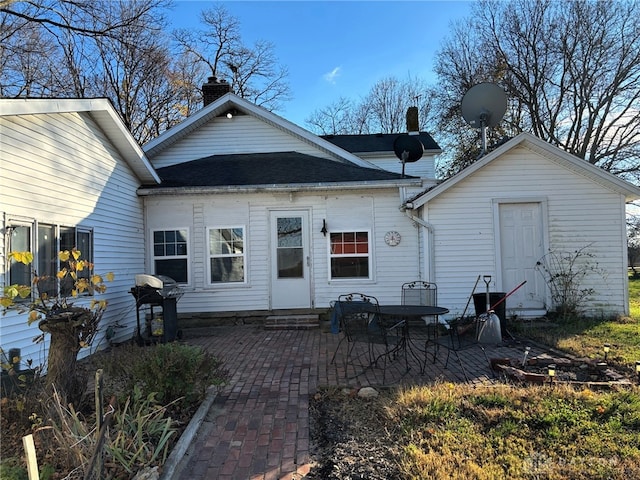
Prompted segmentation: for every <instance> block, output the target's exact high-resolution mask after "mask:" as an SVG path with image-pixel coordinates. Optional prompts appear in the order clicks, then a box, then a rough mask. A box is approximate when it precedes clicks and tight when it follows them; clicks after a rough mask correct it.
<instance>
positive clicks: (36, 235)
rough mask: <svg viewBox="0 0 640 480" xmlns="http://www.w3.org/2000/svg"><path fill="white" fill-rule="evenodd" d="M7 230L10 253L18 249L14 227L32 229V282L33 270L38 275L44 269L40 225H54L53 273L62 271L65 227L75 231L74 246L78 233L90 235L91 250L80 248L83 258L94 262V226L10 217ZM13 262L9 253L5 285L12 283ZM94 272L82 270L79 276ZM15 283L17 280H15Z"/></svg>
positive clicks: (8, 250) (30, 238) (29, 249)
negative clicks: (59, 256) (15, 244)
mask: <svg viewBox="0 0 640 480" xmlns="http://www.w3.org/2000/svg"><path fill="white" fill-rule="evenodd" d="M6 225H7V230H8V231H9V232H10V233H9V235H7V236H6V243H5V250H6V252H7V253H10V252H12V251H17V250H16V249H15V248H13V247H12V242H11V232H12V231H13V229H15V228H16V227H28V228H30V229H31V231H30V235H29V247H28V250H27V251H29V252H31V253H33V262H32V263H31V264H30V265H29V266H28V267H27V268H29V270H30V274H29V276H30V280H31V282H30V283H32V281H33V272H36V274H38V275H42V270H43V266H42V265H40V258H39V257H38V251H39V248H40V245H39V239H40V226H44V225H46V226H50V227H53V228H52V232H53V236H54V239H53V244H52V254H53V255H54V257H55V266H54V268H53V270H54V271H53V272H50V273H51V274H52V275H55V274H56V273H57V272H58V271H60V268H61V264H60V260H59V258H58V252H60V250H61V245H60V242H61V229H63V228H65V229H71V230H73V232H74V245H73V246H72V248H73V247H77V241H78V233H87V234H88V235H89V243H90V249H91V250H90V252H89V253H87V252H83V251H82V249H80V252H81V253H82V257H81V259H82V260H86V261H88V262H90V263H93V262H94V241H95V240H94V232H93V228H90V227H85V226H80V225H76V226H70V225H60V224H57V223H51V222H40V221H38V220H36V219H27V218H8V219H7V222H6ZM11 263H12V261H11V260H10V259H9V258H8V255H7V256H6V262H5V271H6V277H5V279H4V282H5V285H10V284H11V281H12V279H11ZM92 272H93V270H85V271H82V272H79V273H78V276H79V277H81V278H83V277H86V278H89V277H90V276H91V273H92ZM14 283H15V282H14ZM35 294H37V292H36V291H33V292H32V296H33V295H35ZM82 295H83V296H85V295H87V296H89V295H91V292H89V291H86V292H84V293H83V294H82Z"/></svg>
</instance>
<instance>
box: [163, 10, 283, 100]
mask: <svg viewBox="0 0 640 480" xmlns="http://www.w3.org/2000/svg"><path fill="white" fill-rule="evenodd" d="M201 23H202V24H204V26H205V28H204V30H186V29H181V30H176V31H175V32H174V35H173V36H174V39H175V40H176V41H177V43H178V44H179V45H180V48H181V49H182V52H183V54H184V55H187V56H188V57H189V58H192V59H194V60H195V61H196V62H198V63H200V64H202V65H204V66H206V69H207V72H206V73H207V75H203V76H202V77H200V78H197V79H194V81H196V82H198V83H197V84H198V85H202V84H203V83H204V82H205V81H206V79H207V77H208V76H214V77H218V78H225V79H227V80H229V83H230V85H231V88H232V90H233V91H234V93H235V94H236V95H238V96H240V97H243V98H246V99H247V100H250V101H251V102H253V103H255V104H256V105H260V106H262V107H264V108H266V109H268V110H278V109H279V108H281V106H282V102H284V101H286V100H288V99H289V97H290V89H289V84H288V82H287V77H288V71H287V69H286V68H285V67H284V66H282V65H280V64H278V61H277V58H276V56H275V53H274V46H273V44H271V43H270V42H266V41H263V40H261V41H258V42H256V43H255V45H254V46H253V47H247V46H246V45H244V44H243V42H242V38H241V35H240V22H239V21H238V19H237V18H235V17H234V16H232V15H231V14H230V13H229V12H228V11H227V10H226V9H225V8H224V7H223V6H221V5H217V6H215V7H213V8H212V9H208V10H204V11H203V12H202V14H201Z"/></svg>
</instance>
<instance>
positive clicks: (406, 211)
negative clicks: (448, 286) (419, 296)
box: [400, 202, 436, 282]
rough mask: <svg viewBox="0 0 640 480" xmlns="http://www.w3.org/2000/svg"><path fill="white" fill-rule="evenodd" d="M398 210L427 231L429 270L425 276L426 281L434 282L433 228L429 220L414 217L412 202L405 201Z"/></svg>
mask: <svg viewBox="0 0 640 480" xmlns="http://www.w3.org/2000/svg"><path fill="white" fill-rule="evenodd" d="M400 210H402V213H404V214H405V215H406V216H407V218H409V219H410V220H411V221H412V222H414V223H415V224H417V225H420V226H421V227H423V228H424V229H425V230H426V231H427V250H428V256H429V272H428V277H427V281H429V282H435V281H436V280H435V275H436V272H435V251H434V250H435V249H434V248H433V247H434V236H435V233H434V230H433V225H431V224H430V223H429V222H425V221H424V220H423V219H421V218H420V217H416V216H415V215H413V214H412V212H413V204H412V203H409V202H408V203H405V204H403V205H402V206H401V207H400Z"/></svg>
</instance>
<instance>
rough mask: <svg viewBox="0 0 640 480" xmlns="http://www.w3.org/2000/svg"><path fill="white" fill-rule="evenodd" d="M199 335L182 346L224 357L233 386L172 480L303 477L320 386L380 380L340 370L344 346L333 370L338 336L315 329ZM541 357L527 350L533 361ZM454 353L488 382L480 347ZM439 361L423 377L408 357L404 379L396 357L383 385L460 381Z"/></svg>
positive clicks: (506, 350)
mask: <svg viewBox="0 0 640 480" xmlns="http://www.w3.org/2000/svg"><path fill="white" fill-rule="evenodd" d="M199 333H204V334H203V335H201V336H197V337H194V336H192V334H188V335H187V342H188V343H190V344H192V345H200V346H202V347H204V348H206V349H207V350H208V351H210V352H212V353H213V354H215V355H216V356H218V357H219V358H222V359H223V360H224V362H225V366H226V367H227V368H228V370H229V372H230V374H231V380H230V382H229V384H228V385H227V386H226V387H224V388H222V389H221V390H220V391H219V392H218V394H217V396H216V398H215V400H214V402H213V404H212V406H211V408H210V409H209V411H208V413H207V415H206V418H205V420H204V421H203V423H202V425H201V427H200V428H199V430H198V433H197V435H196V436H195V438H194V439H193V441H192V443H191V445H190V447H189V449H188V451H187V453H186V454H185V456H184V458H183V459H182V461H181V462H180V467H179V468H178V469H176V474H175V475H174V477H173V478H175V479H184V480H199V479H219V480H225V479H234V480H245V479H255V480H257V479H265V480H267V479H269V480H271V479H298V478H303V477H304V475H305V474H306V473H308V472H309V470H310V468H311V462H312V458H311V455H310V432H309V398H310V397H311V396H312V395H313V394H314V393H315V392H316V391H317V388H318V387H321V386H325V385H326V386H329V385H338V386H342V385H344V386H349V387H354V388H355V387H360V386H368V385H372V386H376V385H379V384H380V382H381V379H382V375H381V371H380V369H375V368H372V369H369V370H367V371H366V372H365V373H363V374H361V375H358V376H354V372H353V371H352V369H351V368H348V371H347V372H345V369H344V362H343V360H344V352H346V344H345V343H344V342H343V344H342V345H341V347H340V349H339V351H338V355H337V356H336V360H335V362H333V364H332V363H331V358H332V356H333V354H334V351H336V346H337V345H338V342H339V340H340V336H339V335H334V334H331V333H328V332H324V331H321V330H319V329H313V330H264V329H263V328H262V327H261V326H250V325H249V326H247V325H242V326H226V327H212V328H210V329H207V330H201V331H200V332H199ZM414 340H416V339H415V338H414ZM415 343H416V344H417V345H422V343H421V342H420V341H417V340H416V342H415ZM523 352H524V345H519V344H512V345H510V346H500V347H496V348H491V349H487V355H488V356H489V358H492V357H516V358H519V357H521V356H522V354H523ZM540 353H542V352H540V351H536V349H535V347H533V348H532V351H531V355H537V354H540ZM459 355H460V360H461V362H462V363H463V364H464V369H465V372H466V374H467V377H468V381H470V382H474V383H486V382H491V381H494V380H493V376H492V373H491V369H490V368H489V365H488V362H487V361H486V359H485V357H484V355H483V354H482V352H481V350H480V349H479V348H478V347H474V348H471V349H467V350H463V351H461V352H460V353H459ZM445 358H446V349H441V351H440V352H439V354H438V360H437V361H436V363H432V362H431V361H429V362H427V364H426V370H425V372H424V374H421V373H420V367H419V364H418V362H417V361H416V359H414V358H413V357H412V356H409V359H410V362H411V369H410V371H409V372H408V373H407V372H406V368H405V363H404V359H403V358H398V359H396V360H394V361H393V362H392V363H391V364H390V365H389V366H388V367H387V372H386V375H385V380H386V383H388V384H393V385H412V384H429V383H432V382H434V381H437V380H443V381H451V382H464V381H465V375H464V373H463V371H462V369H461V368H460V365H459V363H458V361H457V359H456V357H455V356H453V355H452V356H451V357H450V358H449V362H448V366H447V368H445V366H444V360H445Z"/></svg>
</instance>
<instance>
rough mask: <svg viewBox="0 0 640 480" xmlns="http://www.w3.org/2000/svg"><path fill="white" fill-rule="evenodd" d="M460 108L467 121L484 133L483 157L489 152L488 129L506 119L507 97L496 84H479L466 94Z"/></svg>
mask: <svg viewBox="0 0 640 480" xmlns="http://www.w3.org/2000/svg"><path fill="white" fill-rule="evenodd" d="M460 107H461V109H462V116H463V118H464V119H465V121H466V122H467V123H468V124H469V125H471V126H472V127H473V128H479V129H480V130H481V132H482V152H481V153H480V156H482V155H484V154H485V152H486V151H487V127H495V126H496V125H498V123H500V121H501V120H502V117H504V114H505V112H506V111H507V95H506V93H505V92H504V90H503V89H502V88H501V87H500V86H498V85H496V84H495V83H479V84H477V85H474V86H473V87H471V88H470V89H469V90H468V91H467V93H465V94H464V97H462V104H461V105H460Z"/></svg>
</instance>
